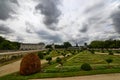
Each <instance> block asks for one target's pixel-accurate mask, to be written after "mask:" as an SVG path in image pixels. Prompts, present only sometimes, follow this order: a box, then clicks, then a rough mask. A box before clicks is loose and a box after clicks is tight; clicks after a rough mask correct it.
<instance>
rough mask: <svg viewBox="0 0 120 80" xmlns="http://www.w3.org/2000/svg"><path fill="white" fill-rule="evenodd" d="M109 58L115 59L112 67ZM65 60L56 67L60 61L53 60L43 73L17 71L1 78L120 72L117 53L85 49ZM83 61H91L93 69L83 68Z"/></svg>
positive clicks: (0, 78) (13, 78)
mask: <svg viewBox="0 0 120 80" xmlns="http://www.w3.org/2000/svg"><path fill="white" fill-rule="evenodd" d="M108 58H111V59H113V62H112V63H111V64H110V67H108V64H107V63H106V61H105V60H106V59H108ZM63 62H64V63H63V66H62V67H59V68H58V67H56V66H57V65H58V63H56V62H55V61H53V62H52V64H51V65H49V66H47V67H44V68H43V71H42V72H41V73H36V74H33V75H29V76H21V75H19V73H18V72H17V73H13V74H10V75H6V76H3V77H0V80H28V79H37V78H53V77H68V76H83V75H95V74H106V73H119V72H120V56H115V55H105V54H102V55H101V54H91V53H90V52H89V51H84V52H81V53H78V54H75V55H73V56H70V57H68V58H66V59H63ZM83 63H89V64H90V65H91V66H92V69H93V70H91V71H83V70H81V69H80V67H81V64H83Z"/></svg>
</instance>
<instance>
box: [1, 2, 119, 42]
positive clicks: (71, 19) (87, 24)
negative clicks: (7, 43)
mask: <svg viewBox="0 0 120 80" xmlns="http://www.w3.org/2000/svg"><path fill="white" fill-rule="evenodd" d="M16 1H17V3H12V2H10V1H9V0H8V2H5V5H4V6H6V8H4V9H5V10H4V11H6V9H8V7H9V6H10V9H9V11H8V10H7V11H8V13H9V15H8V14H6V15H7V16H5V19H6V20H3V19H0V24H1V25H3V24H4V25H5V26H7V27H9V29H11V30H13V31H14V32H13V33H11V35H7V38H8V39H10V40H13V41H21V42H28V43H37V42H41V41H44V42H47V43H52V42H57V43H60V42H64V41H71V42H72V43H76V42H78V43H80V44H84V42H90V41H92V40H96V39H100V40H105V39H110V38H112V39H116V38H117V39H119V38H120V36H119V35H120V34H119V32H117V30H116V29H118V27H114V26H116V25H112V24H113V23H115V22H114V21H116V18H114V19H115V20H114V21H113V18H111V15H112V14H113V12H115V11H118V10H119V8H118V6H119V4H120V1H119V0H60V1H61V3H60V5H58V4H56V3H54V2H53V0H51V3H50V4H49V3H46V2H43V1H42V0H16ZM41 1H42V3H44V4H49V5H52V4H53V5H54V6H55V7H56V8H55V9H54V10H56V11H60V12H61V14H57V13H54V12H51V13H53V14H56V15H57V17H55V18H54V19H52V20H53V21H54V20H58V21H57V23H56V22H55V24H54V25H52V26H48V25H46V24H44V23H45V22H44V20H45V19H44V18H45V16H46V15H44V14H43V13H42V14H41V7H40V6H39V7H40V8H39V10H36V6H37V5H39V3H40V2H41ZM52 2H53V3H52ZM6 4H9V5H6ZM16 4H19V5H16ZM0 6H2V5H1V4H0ZM13 6H16V8H14V7H13ZM51 7H52V6H51ZM11 8H13V9H11ZM46 8H47V7H46ZM0 9H1V8H0ZM10 10H13V12H15V13H11V11H10ZM47 10H48V9H47ZM54 10H53V11H54ZM118 12H119V11H118ZM114 15H116V14H115V13H114ZM117 15H119V14H117ZM50 16H52V15H50ZM47 18H50V17H48V16H47ZM52 23H54V22H52ZM1 35H3V36H4V34H1Z"/></svg>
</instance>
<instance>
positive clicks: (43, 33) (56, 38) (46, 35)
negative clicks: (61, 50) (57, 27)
mask: <svg viewBox="0 0 120 80" xmlns="http://www.w3.org/2000/svg"><path fill="white" fill-rule="evenodd" d="M37 34H38V36H39V37H41V38H42V39H46V40H49V41H53V42H61V41H62V39H61V36H60V35H57V34H55V35H53V34H50V33H49V32H46V31H44V30H40V31H37Z"/></svg>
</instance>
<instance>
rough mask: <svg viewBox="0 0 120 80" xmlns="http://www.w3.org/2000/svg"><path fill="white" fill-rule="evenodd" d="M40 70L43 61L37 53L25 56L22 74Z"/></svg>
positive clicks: (22, 63) (21, 68)
mask: <svg viewBox="0 0 120 80" xmlns="http://www.w3.org/2000/svg"><path fill="white" fill-rule="evenodd" d="M39 71H41V63H40V59H39V57H38V56H37V55H36V54H34V53H30V54H27V55H26V56H24V57H23V59H22V61H21V64H20V74H21V75H30V74H33V73H37V72H39Z"/></svg>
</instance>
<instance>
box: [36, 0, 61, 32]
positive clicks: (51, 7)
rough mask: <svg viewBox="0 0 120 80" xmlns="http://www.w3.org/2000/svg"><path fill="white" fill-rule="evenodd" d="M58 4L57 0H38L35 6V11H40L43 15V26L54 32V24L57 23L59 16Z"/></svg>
mask: <svg viewBox="0 0 120 80" xmlns="http://www.w3.org/2000/svg"><path fill="white" fill-rule="evenodd" d="M59 3H60V2H59V0H40V3H39V4H38V5H37V6H36V10H40V11H41V13H42V14H43V15H44V20H43V22H44V24H45V25H46V26H47V28H49V29H51V30H56V28H55V27H56V24H57V23H58V22H59V19H58V17H59V16H60V15H61V12H60V10H59V9H58V5H59Z"/></svg>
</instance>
